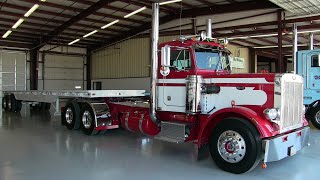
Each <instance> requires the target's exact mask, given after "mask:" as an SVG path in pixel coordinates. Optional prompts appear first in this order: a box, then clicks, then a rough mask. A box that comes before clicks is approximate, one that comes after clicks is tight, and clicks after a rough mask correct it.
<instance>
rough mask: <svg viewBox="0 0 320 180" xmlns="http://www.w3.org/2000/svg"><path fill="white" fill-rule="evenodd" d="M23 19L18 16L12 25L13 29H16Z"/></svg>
mask: <svg viewBox="0 0 320 180" xmlns="http://www.w3.org/2000/svg"><path fill="white" fill-rule="evenodd" d="M23 21H24V19H22V18H20V19H19V20H18V21H17V22H16V23H15V24H14V25H13V26H12V28H13V29H17V28H18V27H19V26H20V24H21V23H22V22H23Z"/></svg>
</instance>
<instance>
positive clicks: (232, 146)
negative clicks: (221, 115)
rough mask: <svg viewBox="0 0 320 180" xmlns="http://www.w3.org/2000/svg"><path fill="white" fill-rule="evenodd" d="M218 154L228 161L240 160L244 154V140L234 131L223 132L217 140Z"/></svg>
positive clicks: (236, 161)
mask: <svg viewBox="0 0 320 180" xmlns="http://www.w3.org/2000/svg"><path fill="white" fill-rule="evenodd" d="M217 147H218V152H219V154H220V156H221V157H222V158H223V159H224V160H225V161H227V162H229V163H238V162H240V161H241V160H242V159H243V158H244V156H245V154H246V142H245V141H244V139H243V137H242V136H241V135H240V134H239V133H238V132H236V131H232V130H228V131H225V132H223V133H222V134H221V135H220V137H219V139H218V142H217Z"/></svg>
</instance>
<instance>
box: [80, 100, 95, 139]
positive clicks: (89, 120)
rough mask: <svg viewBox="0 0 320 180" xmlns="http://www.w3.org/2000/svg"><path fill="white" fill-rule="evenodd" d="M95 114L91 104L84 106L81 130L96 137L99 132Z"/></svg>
mask: <svg viewBox="0 0 320 180" xmlns="http://www.w3.org/2000/svg"><path fill="white" fill-rule="evenodd" d="M94 119H95V117H94V112H93V110H92V108H91V106H90V105H89V104H84V105H83V106H82V110H81V130H82V132H83V133H84V134H86V135H88V136H90V135H96V134H98V133H99V131H97V130H95V127H96V122H95V120H94Z"/></svg>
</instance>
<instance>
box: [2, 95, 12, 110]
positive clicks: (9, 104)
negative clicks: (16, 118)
mask: <svg viewBox="0 0 320 180" xmlns="http://www.w3.org/2000/svg"><path fill="white" fill-rule="evenodd" d="M4 98H5V101H6V109H5V110H6V111H7V112H10V111H11V99H10V96H9V95H6V96H5V97H4Z"/></svg>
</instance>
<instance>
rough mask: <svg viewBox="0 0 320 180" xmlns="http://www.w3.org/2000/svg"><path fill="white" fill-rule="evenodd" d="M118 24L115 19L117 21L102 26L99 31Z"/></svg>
mask: <svg viewBox="0 0 320 180" xmlns="http://www.w3.org/2000/svg"><path fill="white" fill-rule="evenodd" d="M118 22H119V19H117V20H115V21H112V22H111V23H109V24H106V25H104V26H102V27H101V29H105V28H107V27H110V26H112V25H114V24H116V23H118Z"/></svg>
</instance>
